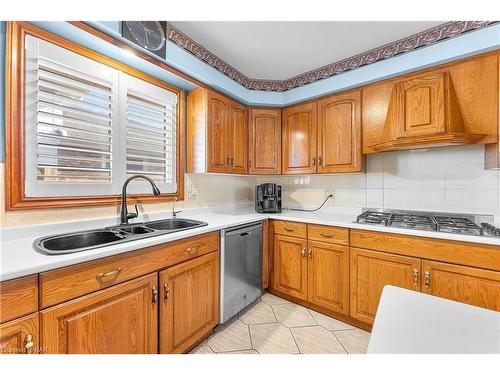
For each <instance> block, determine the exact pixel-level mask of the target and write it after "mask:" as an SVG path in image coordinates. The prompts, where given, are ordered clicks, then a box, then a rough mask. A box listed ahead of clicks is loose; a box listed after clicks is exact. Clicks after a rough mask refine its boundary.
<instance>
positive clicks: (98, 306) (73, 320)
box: [40, 273, 158, 354]
mask: <svg viewBox="0 0 500 375" xmlns="http://www.w3.org/2000/svg"><path fill="white" fill-rule="evenodd" d="M157 289H158V288H157V274H156V273H153V274H150V275H146V276H143V277H140V278H137V279H134V280H131V281H127V282H125V283H122V284H118V285H115V286H112V287H110V288H107V289H103V290H101V291H99V292H95V293H92V294H89V295H86V296H83V297H80V298H77V299H74V300H71V301H69V302H65V303H62V304H60V305H56V306H54V307H51V308H48V309H46V310H43V311H42V312H41V313H40V314H41V318H40V321H41V338H42V347H44V348H46V349H47V351H48V353H53V354H65V353H66V354H153V353H157V348H158V343H157V338H158V332H157V327H158V324H157V319H158V315H157V307H156V306H157V299H158V290H157Z"/></svg>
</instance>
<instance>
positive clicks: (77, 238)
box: [33, 218, 208, 255]
mask: <svg viewBox="0 0 500 375" xmlns="http://www.w3.org/2000/svg"><path fill="white" fill-rule="evenodd" d="M206 225H208V224H207V223H205V222H203V221H197V220H190V219H177V218H173V219H166V220H156V221H149V222H145V223H141V224H128V225H118V226H114V227H107V228H103V229H94V230H87V231H81V232H73V233H66V234H59V235H52V236H46V237H41V238H38V239H36V240H35V242H34V243H33V248H34V249H35V250H36V251H38V252H40V253H42V254H46V255H57V254H71V253H76V252H80V251H86V250H92V249H96V248H99V247H103V246H109V245H115V244H119V243H123V242H129V241H134V240H139V239H143V238H147V237H153V236H159V235H163V234H168V233H174V232H179V231H182V230H186V229H193V228H198V227H203V226H206Z"/></svg>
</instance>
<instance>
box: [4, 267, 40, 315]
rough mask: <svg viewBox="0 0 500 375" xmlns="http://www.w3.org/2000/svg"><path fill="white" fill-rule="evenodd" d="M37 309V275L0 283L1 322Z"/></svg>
mask: <svg viewBox="0 0 500 375" xmlns="http://www.w3.org/2000/svg"><path fill="white" fill-rule="evenodd" d="M37 309H38V277H37V275H32V276H26V277H21V278H19V279H13V280H7V281H3V282H2V283H0V323H4V322H7V321H9V320H12V319H15V318H19V317H21V316H24V315H28V314H31V313H33V312H36V311H37Z"/></svg>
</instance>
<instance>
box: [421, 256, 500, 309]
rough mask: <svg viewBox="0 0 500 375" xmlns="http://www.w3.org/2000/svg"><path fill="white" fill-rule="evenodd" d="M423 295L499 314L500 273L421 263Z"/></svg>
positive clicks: (427, 262)
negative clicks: (494, 311) (426, 294)
mask: <svg viewBox="0 0 500 375" xmlns="http://www.w3.org/2000/svg"><path fill="white" fill-rule="evenodd" d="M422 291H423V292H424V293H428V294H432V295H434V296H437V297H442V298H447V299H451V300H454V301H458V302H462V303H467V304H470V305H475V306H479V307H483V308H485V309H491V310H496V311H500V272H494V271H488V270H482V269H479V268H472V267H466V266H458V265H455V264H449V263H442V262H434V261H428V260H424V261H423V263H422Z"/></svg>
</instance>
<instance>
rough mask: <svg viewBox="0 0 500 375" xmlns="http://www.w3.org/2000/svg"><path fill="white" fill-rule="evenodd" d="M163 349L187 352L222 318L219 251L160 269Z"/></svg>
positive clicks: (173, 351) (161, 339)
mask: <svg viewBox="0 0 500 375" xmlns="http://www.w3.org/2000/svg"><path fill="white" fill-rule="evenodd" d="M160 285H161V286H162V295H161V308H160V353H183V352H185V351H187V350H189V349H190V348H191V347H192V346H194V345H196V344H197V343H198V342H199V341H200V340H201V339H202V338H203V337H205V336H207V335H208V334H209V333H210V332H211V331H212V329H213V328H214V327H215V326H216V325H217V324H218V322H219V252H218V251H217V252H213V253H210V254H207V255H204V256H201V257H199V258H196V259H193V260H190V261H188V262H184V263H181V264H179V265H177V266H174V267H171V268H168V269H166V270H165V271H163V272H160Z"/></svg>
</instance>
